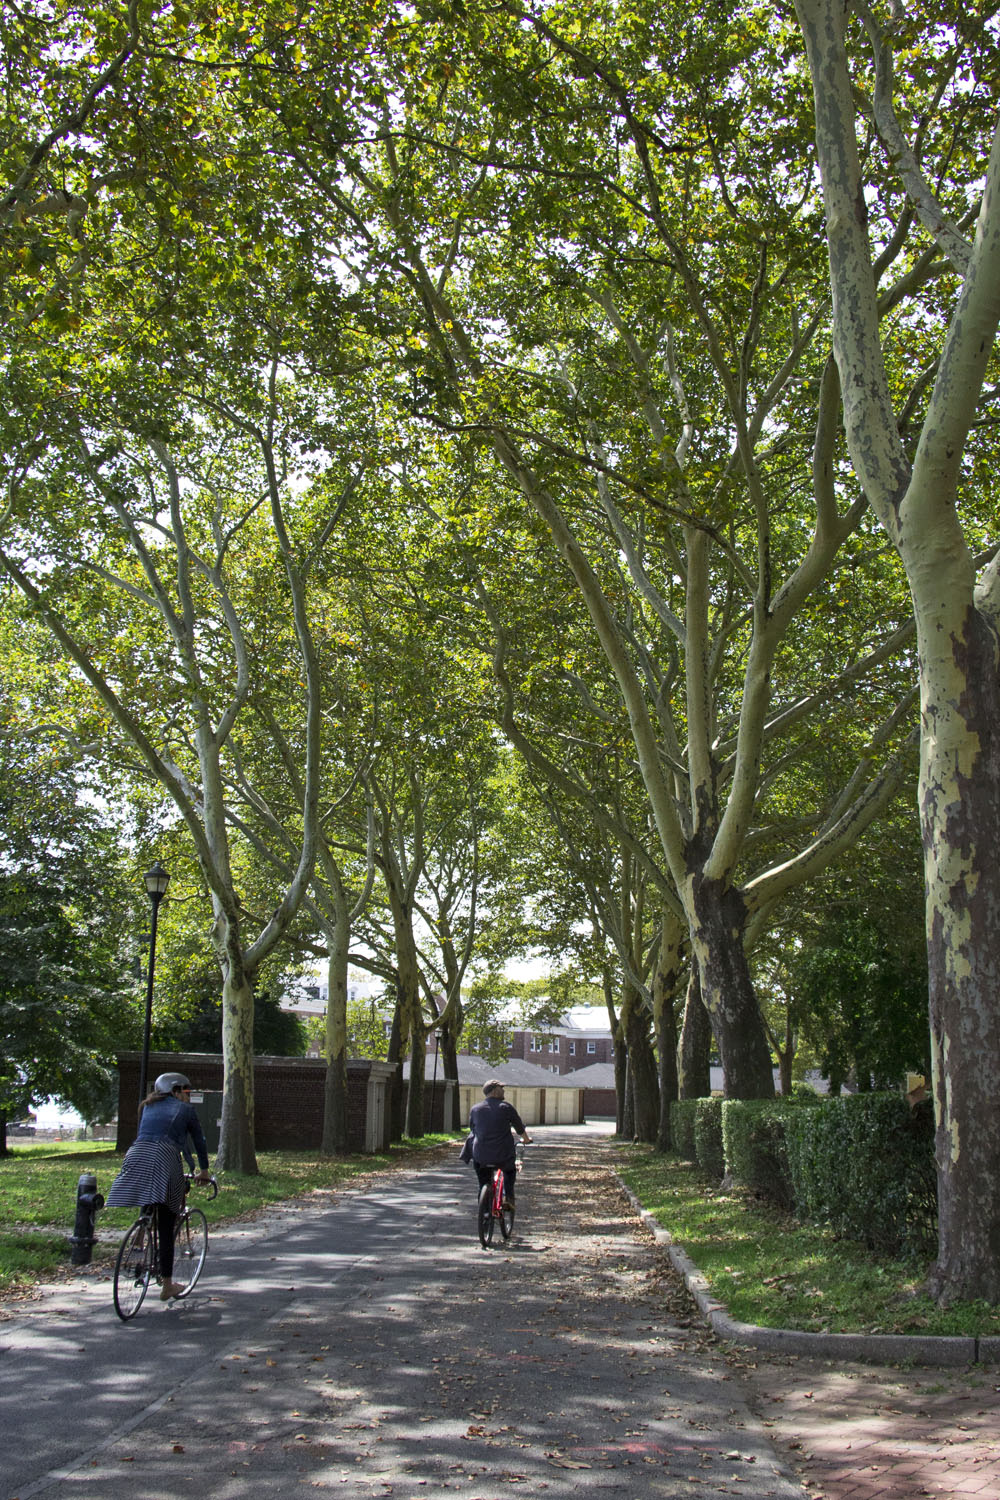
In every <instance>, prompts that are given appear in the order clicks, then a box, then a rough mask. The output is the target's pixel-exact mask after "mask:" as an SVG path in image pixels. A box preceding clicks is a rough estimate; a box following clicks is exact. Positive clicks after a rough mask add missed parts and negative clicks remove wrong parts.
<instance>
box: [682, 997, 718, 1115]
mask: <svg viewBox="0 0 1000 1500" xmlns="http://www.w3.org/2000/svg"><path fill="white" fill-rule="evenodd" d="M711 1056H712V1023H711V1021H710V1020H709V1016H708V1011H707V1010H706V1009H705V1007H704V1005H703V1004H702V1000H701V979H700V977H699V975H698V970H697V967H694V968H692V970H691V976H690V978H689V979H688V988H687V997H686V999H685V1001H684V1020H683V1023H682V1025H681V1040H680V1045H679V1047H678V1050H677V1092H678V1097H679V1098H681V1099H707V1098H708V1096H709V1094H710V1093H711V1092H712V1074H711Z"/></svg>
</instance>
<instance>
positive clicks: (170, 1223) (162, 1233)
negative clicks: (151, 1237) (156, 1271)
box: [156, 1203, 177, 1281]
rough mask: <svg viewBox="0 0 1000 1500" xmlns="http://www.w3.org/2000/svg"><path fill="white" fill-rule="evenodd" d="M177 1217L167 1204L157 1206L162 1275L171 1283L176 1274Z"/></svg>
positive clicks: (157, 1228)
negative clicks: (175, 1235)
mask: <svg viewBox="0 0 1000 1500" xmlns="http://www.w3.org/2000/svg"><path fill="white" fill-rule="evenodd" d="M176 1228H177V1215H176V1214H175V1213H174V1212H173V1210H172V1209H169V1208H168V1207H167V1205H166V1204H165V1203H158V1204H157V1205H156V1233H157V1238H158V1239H159V1242H160V1275H161V1276H162V1277H163V1279H164V1281H171V1280H172V1279H173V1274H174V1230H175V1229H176Z"/></svg>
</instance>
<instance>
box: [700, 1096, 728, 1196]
mask: <svg viewBox="0 0 1000 1500" xmlns="http://www.w3.org/2000/svg"><path fill="white" fill-rule="evenodd" d="M694 1103H695V1110H694V1159H695V1161H696V1162H697V1163H698V1167H699V1169H700V1170H701V1171H702V1172H703V1173H704V1175H705V1176H706V1177H714V1178H718V1179H720V1180H721V1178H723V1177H724V1176H725V1173H726V1157H725V1152H724V1151H723V1149H722V1106H723V1104H724V1103H725V1100H724V1099H696V1100H695V1101H694Z"/></svg>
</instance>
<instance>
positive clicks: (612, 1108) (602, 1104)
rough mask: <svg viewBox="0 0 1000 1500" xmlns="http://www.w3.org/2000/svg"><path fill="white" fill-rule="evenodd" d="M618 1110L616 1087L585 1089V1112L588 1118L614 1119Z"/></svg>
mask: <svg viewBox="0 0 1000 1500" xmlns="http://www.w3.org/2000/svg"><path fill="white" fill-rule="evenodd" d="M617 1110H618V1099H617V1096H616V1094H615V1091H614V1089H584V1091H583V1113H584V1116H585V1118H586V1119H588V1120H592V1119H597V1120H613V1119H615V1118H616V1114H617Z"/></svg>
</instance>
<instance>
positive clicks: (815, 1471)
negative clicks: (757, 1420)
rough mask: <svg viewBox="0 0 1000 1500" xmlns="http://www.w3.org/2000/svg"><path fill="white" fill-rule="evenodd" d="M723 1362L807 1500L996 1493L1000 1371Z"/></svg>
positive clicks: (989, 1498)
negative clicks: (799, 1481)
mask: <svg viewBox="0 0 1000 1500" xmlns="http://www.w3.org/2000/svg"><path fill="white" fill-rule="evenodd" d="M731 1362H732V1363H733V1365H734V1368H738V1369H739V1372H740V1374H741V1376H742V1378H743V1380H744V1381H745V1382H746V1384H747V1386H748V1387H749V1388H750V1390H751V1393H752V1401H753V1405H754V1407H755V1409H756V1410H757V1411H758V1412H759V1414H760V1415H761V1418H762V1420H763V1421H764V1423H765V1426H767V1428H768V1429H769V1431H770V1432H771V1433H772V1435H773V1436H774V1438H775V1440H776V1442H777V1443H778V1446H779V1448H780V1450H781V1451H782V1452H783V1453H784V1454H785V1455H786V1457H787V1458H788V1460H789V1462H791V1463H793V1464H794V1465H795V1467H796V1468H797V1469H798V1471H799V1472H800V1474H801V1475H802V1476H803V1478H804V1480H805V1486H806V1488H807V1489H808V1491H809V1493H810V1495H811V1496H812V1497H813V1500H818V1497H819V1496H825V1497H826V1500H914V1497H922V1496H931V1497H934V1500H952V1497H955V1500H958V1497H961V1500H1000V1370H997V1369H996V1368H993V1367H988V1368H983V1367H977V1368H973V1369H971V1370H968V1371H962V1372H960V1371H955V1370H928V1369H910V1370H901V1369H891V1370H886V1369H875V1368H872V1367H871V1366H865V1365H846V1366H843V1365H834V1364H832V1363H829V1362H826V1361H818V1360H805V1359H778V1358H774V1357H769V1358H768V1359H766V1360H764V1361H761V1362H760V1363H758V1364H756V1365H751V1364H749V1363H748V1361H747V1359H746V1357H745V1355H743V1356H734V1357H733V1358H732V1360H731Z"/></svg>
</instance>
